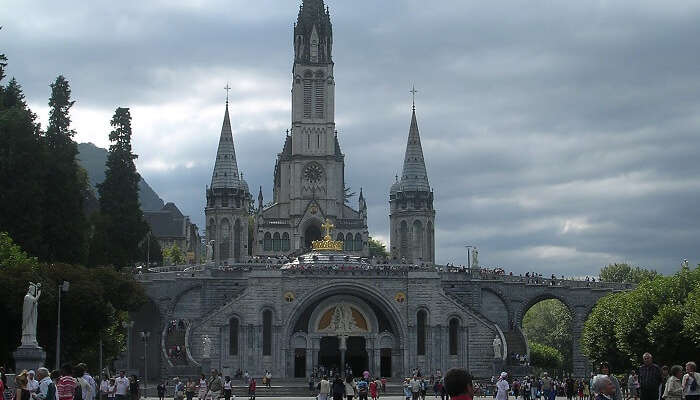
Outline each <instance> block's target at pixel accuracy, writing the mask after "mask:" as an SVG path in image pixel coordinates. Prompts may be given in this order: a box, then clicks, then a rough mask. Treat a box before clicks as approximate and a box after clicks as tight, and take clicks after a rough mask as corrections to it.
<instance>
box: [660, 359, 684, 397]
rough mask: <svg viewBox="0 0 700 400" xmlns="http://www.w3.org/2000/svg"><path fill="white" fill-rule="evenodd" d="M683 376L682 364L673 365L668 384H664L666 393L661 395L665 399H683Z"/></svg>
mask: <svg viewBox="0 0 700 400" xmlns="http://www.w3.org/2000/svg"><path fill="white" fill-rule="evenodd" d="M682 377H683V367H681V366H680V365H674V366H673V367H671V371H670V373H669V377H668V381H666V385H665V386H664V393H663V394H662V395H661V397H662V398H663V399H664V400H681V399H682V398H683V386H682V385H681V378H682Z"/></svg>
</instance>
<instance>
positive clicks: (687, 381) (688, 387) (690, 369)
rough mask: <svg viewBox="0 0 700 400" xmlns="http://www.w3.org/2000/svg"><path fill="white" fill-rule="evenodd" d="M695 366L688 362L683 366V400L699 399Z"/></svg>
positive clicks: (699, 383)
mask: <svg viewBox="0 0 700 400" xmlns="http://www.w3.org/2000/svg"><path fill="white" fill-rule="evenodd" d="M697 369H698V367H697V365H696V364H695V363H694V362H692V361H689V362H687V363H686V364H685V372H686V374H685V375H683V381H682V383H681V384H682V386H683V395H684V397H685V400H699V399H700V374H698V372H697Z"/></svg>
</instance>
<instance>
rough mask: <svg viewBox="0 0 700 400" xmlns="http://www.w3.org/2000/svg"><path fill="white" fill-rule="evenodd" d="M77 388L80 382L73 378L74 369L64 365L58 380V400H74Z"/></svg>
mask: <svg viewBox="0 0 700 400" xmlns="http://www.w3.org/2000/svg"><path fill="white" fill-rule="evenodd" d="M76 386H78V382H77V381H76V380H75V378H73V367H72V366H71V365H70V364H63V366H62V367H61V377H60V378H58V383H57V384H56V391H57V392H58V400H73V395H74V394H75V387H76ZM124 400H126V399H124Z"/></svg>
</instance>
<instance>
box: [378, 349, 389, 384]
mask: <svg viewBox="0 0 700 400" xmlns="http://www.w3.org/2000/svg"><path fill="white" fill-rule="evenodd" d="M379 375H381V376H387V377H390V376H391V349H390V348H385V349H379Z"/></svg>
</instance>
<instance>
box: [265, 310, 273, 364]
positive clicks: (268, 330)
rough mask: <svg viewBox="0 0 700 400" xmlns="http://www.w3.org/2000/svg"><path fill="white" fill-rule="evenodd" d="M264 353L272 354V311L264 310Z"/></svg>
mask: <svg viewBox="0 0 700 400" xmlns="http://www.w3.org/2000/svg"><path fill="white" fill-rule="evenodd" d="M263 355H264V356H269V355H272V311H270V310H265V311H263Z"/></svg>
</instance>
